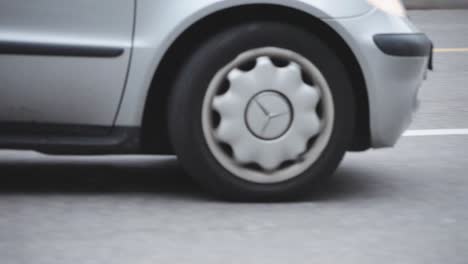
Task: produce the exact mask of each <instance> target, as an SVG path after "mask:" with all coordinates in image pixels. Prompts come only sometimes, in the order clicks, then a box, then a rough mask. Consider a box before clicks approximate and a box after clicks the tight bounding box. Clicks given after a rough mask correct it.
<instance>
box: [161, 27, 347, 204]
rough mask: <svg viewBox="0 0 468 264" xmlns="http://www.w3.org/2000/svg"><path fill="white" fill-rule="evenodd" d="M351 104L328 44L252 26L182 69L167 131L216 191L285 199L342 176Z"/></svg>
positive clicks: (218, 39)
mask: <svg viewBox="0 0 468 264" xmlns="http://www.w3.org/2000/svg"><path fill="white" fill-rule="evenodd" d="M353 102H354V100H353V94H352V90H351V87H350V81H349V78H348V76H347V73H346V71H345V67H344V65H343V63H342V62H341V61H340V60H339V58H338V57H337V56H336V54H335V52H334V51H333V50H331V49H330V48H329V47H328V46H327V44H326V42H324V41H323V40H322V39H320V38H319V37H318V36H315V35H314V34H312V33H310V32H309V31H306V30H303V29H301V28H298V27H295V26H292V25H285V24H280V23H275V22H252V23H247V24H243V25H238V26H234V27H232V28H229V29H226V30H224V31H223V32H220V33H218V34H216V35H214V36H212V37H211V38H209V39H208V40H207V41H206V42H205V43H203V44H202V45H201V46H200V47H199V48H198V49H197V50H196V52H195V53H194V54H193V56H191V57H190V58H189V59H188V61H187V62H186V64H185V65H183V66H182V69H181V71H180V74H179V76H178V78H177V81H176V83H175V87H174V90H173V93H172V96H171V100H170V102H169V106H170V109H169V129H170V135H171V139H172V144H173V146H174V149H175V151H176V154H177V155H178V157H179V159H180V161H181V162H182V165H183V166H184V167H185V168H186V169H187V170H188V172H189V173H190V174H191V175H192V176H193V177H194V178H195V179H197V180H198V181H199V182H200V183H201V184H202V185H203V186H205V187H207V188H208V189H209V190H210V191H212V192H214V193H215V194H218V195H219V196H221V197H223V198H226V199H229V200H243V201H273V200H274V201H277V200H285V199H291V198H297V197H300V196H301V195H303V194H305V193H307V191H308V190H310V189H311V188H312V187H313V186H314V185H315V184H317V180H318V179H323V178H325V177H328V176H329V175H331V174H332V173H333V171H334V170H335V169H336V167H337V166H338V164H339V162H340V161H341V159H342V158H343V155H344V153H345V151H346V149H347V146H348V144H349V142H350V139H351V136H352V131H353V124H354V105H353Z"/></svg>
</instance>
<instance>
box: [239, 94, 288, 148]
mask: <svg viewBox="0 0 468 264" xmlns="http://www.w3.org/2000/svg"><path fill="white" fill-rule="evenodd" d="M245 116H246V117H245V118H246V124H247V126H248V128H249V130H250V132H251V133H252V134H253V135H255V136H256V137H258V138H261V139H263V140H274V139H277V138H280V137H281V136H283V135H284V134H285V133H286V132H287V131H288V130H289V127H290V125H291V122H292V118H293V113H292V108H291V104H290V102H289V101H288V99H287V98H286V97H285V96H284V95H282V94H280V93H278V92H273V91H266V92H262V93H259V94H257V95H256V96H254V97H253V98H252V99H251V100H250V102H249V104H248V105H247V109H246V115H245Z"/></svg>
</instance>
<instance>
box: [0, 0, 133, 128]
mask: <svg viewBox="0 0 468 264" xmlns="http://www.w3.org/2000/svg"><path fill="white" fill-rule="evenodd" d="M133 21H134V2H133V1H129V0H100V1H94V0H78V1H76V0H35V1H29V0H14V1H9V0H1V1H0V43H1V44H4V45H3V46H2V49H1V50H0V53H3V54H0V80H1V82H2V88H1V90H0V121H2V122H26V123H43V122H44V123H54V124H84V125H99V126H109V127H110V126H112V125H113V123H114V120H115V115H116V112H117V109H118V106H119V103H120V99H121V96H122V92H123V89H124V84H125V80H126V76H127V70H128V63H129V58H130V51H131V43H132V34H133ZM5 43H7V44H8V46H7V45H6V44H5ZM35 45H42V49H36V52H35V54H11V53H12V51H14V49H15V46H16V47H20V51H19V53H21V52H24V53H28V52H29V53H34V52H30V51H31V50H30V49H34V47H35ZM28 47H29V50H28ZM64 47H65V49H67V48H68V49H71V48H75V52H76V51H77V50H78V51H79V50H80V49H90V48H93V47H98V48H100V49H104V50H105V49H106V48H112V49H115V48H121V49H123V51H124V52H123V53H122V54H121V55H120V56H116V57H113V58H109V57H105V56H104V57H102V56H92V55H93V54H92V53H89V54H88V55H89V56H74V54H71V56H68V55H67V54H66V53H64V52H63V51H64ZM48 49H49V50H50V49H52V50H53V49H55V50H61V51H62V53H59V54H55V55H54V56H51V55H50V52H48ZM5 50H7V51H5ZM41 52H44V54H42V53H41ZM5 53H8V54H5Z"/></svg>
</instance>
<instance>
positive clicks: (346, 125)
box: [169, 22, 354, 201]
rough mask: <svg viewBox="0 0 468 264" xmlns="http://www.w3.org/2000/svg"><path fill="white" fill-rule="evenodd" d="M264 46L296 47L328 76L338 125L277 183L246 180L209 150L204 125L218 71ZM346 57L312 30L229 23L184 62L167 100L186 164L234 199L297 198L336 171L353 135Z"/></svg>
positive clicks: (217, 191) (220, 193)
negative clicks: (296, 171)
mask: <svg viewBox="0 0 468 264" xmlns="http://www.w3.org/2000/svg"><path fill="white" fill-rule="evenodd" d="M261 47H278V48H283V49H288V50H292V51H294V52H296V53H299V54H301V55H302V56H304V57H306V58H307V59H309V60H310V61H311V62H312V63H313V64H314V65H315V66H316V67H318V68H319V70H320V71H321V72H322V74H323V75H324V76H325V78H326V80H327V82H328V84H329V86H330V89H331V90H332V95H333V100H334V105H335V121H334V131H333V133H332V136H331V139H330V141H329V143H328V145H327V147H326V149H325V150H324V151H323V153H322V155H321V156H320V158H319V159H318V160H317V161H316V162H315V163H314V164H313V165H312V166H311V167H310V168H309V169H307V171H305V172H304V173H302V174H301V175H299V176H297V177H295V178H293V179H291V180H289V181H286V182H282V183H277V184H256V183H252V182H248V181H245V180H242V179H240V178H238V177H236V176H234V175H233V174H231V173H230V172H228V171H227V170H226V169H224V168H223V167H222V165H220V163H218V162H217V160H216V159H215V157H214V156H213V155H212V154H211V152H210V149H209V147H208V146H207V143H206V140H205V138H204V135H203V130H202V121H201V120H202V117H201V112H202V110H201V109H202V104H203V99H204V96H205V92H206V90H207V88H208V86H209V83H210V81H211V80H212V78H213V77H214V75H215V74H216V73H217V72H218V71H219V70H220V69H221V68H223V67H224V66H225V65H226V64H228V63H229V62H231V61H232V60H234V59H235V58H236V57H237V56H238V55H239V54H240V53H242V52H245V51H247V50H251V49H255V48H261ZM350 83H351V82H350V80H349V77H348V74H347V72H346V70H345V67H344V65H343V62H341V61H340V59H339V58H338V57H337V55H336V53H335V52H334V51H333V50H331V49H330V48H329V47H328V45H327V43H326V42H325V41H324V40H322V39H320V37H318V36H315V35H314V34H312V33H311V32H309V31H306V30H304V29H301V28H299V27H296V26H293V25H288V24H284V23H276V22H250V23H246V24H241V25H237V26H233V27H231V28H228V29H226V30H224V31H222V32H220V33H218V34H215V35H214V36H211V37H210V38H209V39H208V40H207V41H205V42H204V43H202V44H201V45H200V46H199V48H198V49H197V50H196V51H195V52H194V53H193V54H192V56H191V57H190V58H189V59H188V60H187V61H186V63H185V64H184V65H183V66H182V68H181V70H180V73H179V75H178V77H177V80H176V82H175V85H174V87H173V91H172V94H171V97H170V101H169V133H170V137H171V141H172V144H173V147H174V150H175V152H176V154H177V156H178V158H179V160H180V161H181V163H182V166H183V167H184V168H185V169H186V170H187V171H188V172H189V174H190V175H192V176H193V177H194V178H195V179H196V180H197V181H198V182H200V183H201V185H202V186H204V187H205V188H206V189H208V190H209V191H211V192H212V193H214V194H216V195H217V196H218V197H221V198H224V199H227V200H233V201H284V200H295V199H298V198H301V197H303V195H305V194H307V193H309V192H310V191H311V190H313V189H312V188H313V187H314V186H317V184H318V183H319V180H320V179H326V178H328V177H329V176H331V175H332V174H333V172H334V171H335V169H336V168H337V167H338V165H339V163H340V162H341V160H342V159H343V156H344V153H345V151H346V150H347V147H348V145H349V143H350V141H351V136H352V131H354V130H353V126H354V100H353V93H352V87H351V85H350Z"/></svg>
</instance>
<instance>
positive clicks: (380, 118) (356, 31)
mask: <svg viewBox="0 0 468 264" xmlns="http://www.w3.org/2000/svg"><path fill="white" fill-rule="evenodd" d="M327 22H328V24H329V25H331V26H332V27H333V28H334V29H335V30H336V31H337V32H338V33H340V35H341V36H342V37H343V38H344V40H345V41H346V42H347V44H348V45H349V46H350V47H351V49H352V51H353V52H354V54H355V56H356V58H357V60H358V62H359V64H360V66H361V69H362V72H363V74H364V79H365V82H366V88H367V92H368V97H369V115H370V134H371V140H370V141H371V147H373V148H381V147H390V146H393V145H395V143H396V142H397V141H398V139H399V138H400V137H401V135H402V134H403V132H404V131H405V130H406V129H407V128H408V127H409V125H410V124H411V121H412V119H413V115H414V112H415V111H416V110H417V108H418V106H419V101H418V92H419V88H420V87H421V85H422V82H423V80H424V78H425V76H426V74H427V70H428V67H430V66H431V59H430V58H431V54H432V43H431V41H430V40H429V39H428V38H427V37H426V36H425V35H424V34H422V33H421V32H420V31H419V30H418V29H417V28H416V27H415V26H414V25H413V24H412V23H411V21H409V20H408V19H407V18H401V17H396V16H391V15H388V14H386V13H384V12H382V11H379V10H377V9H376V10H374V11H372V12H370V13H368V14H366V15H363V16H360V17H354V18H349V19H338V20H329V21H327Z"/></svg>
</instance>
